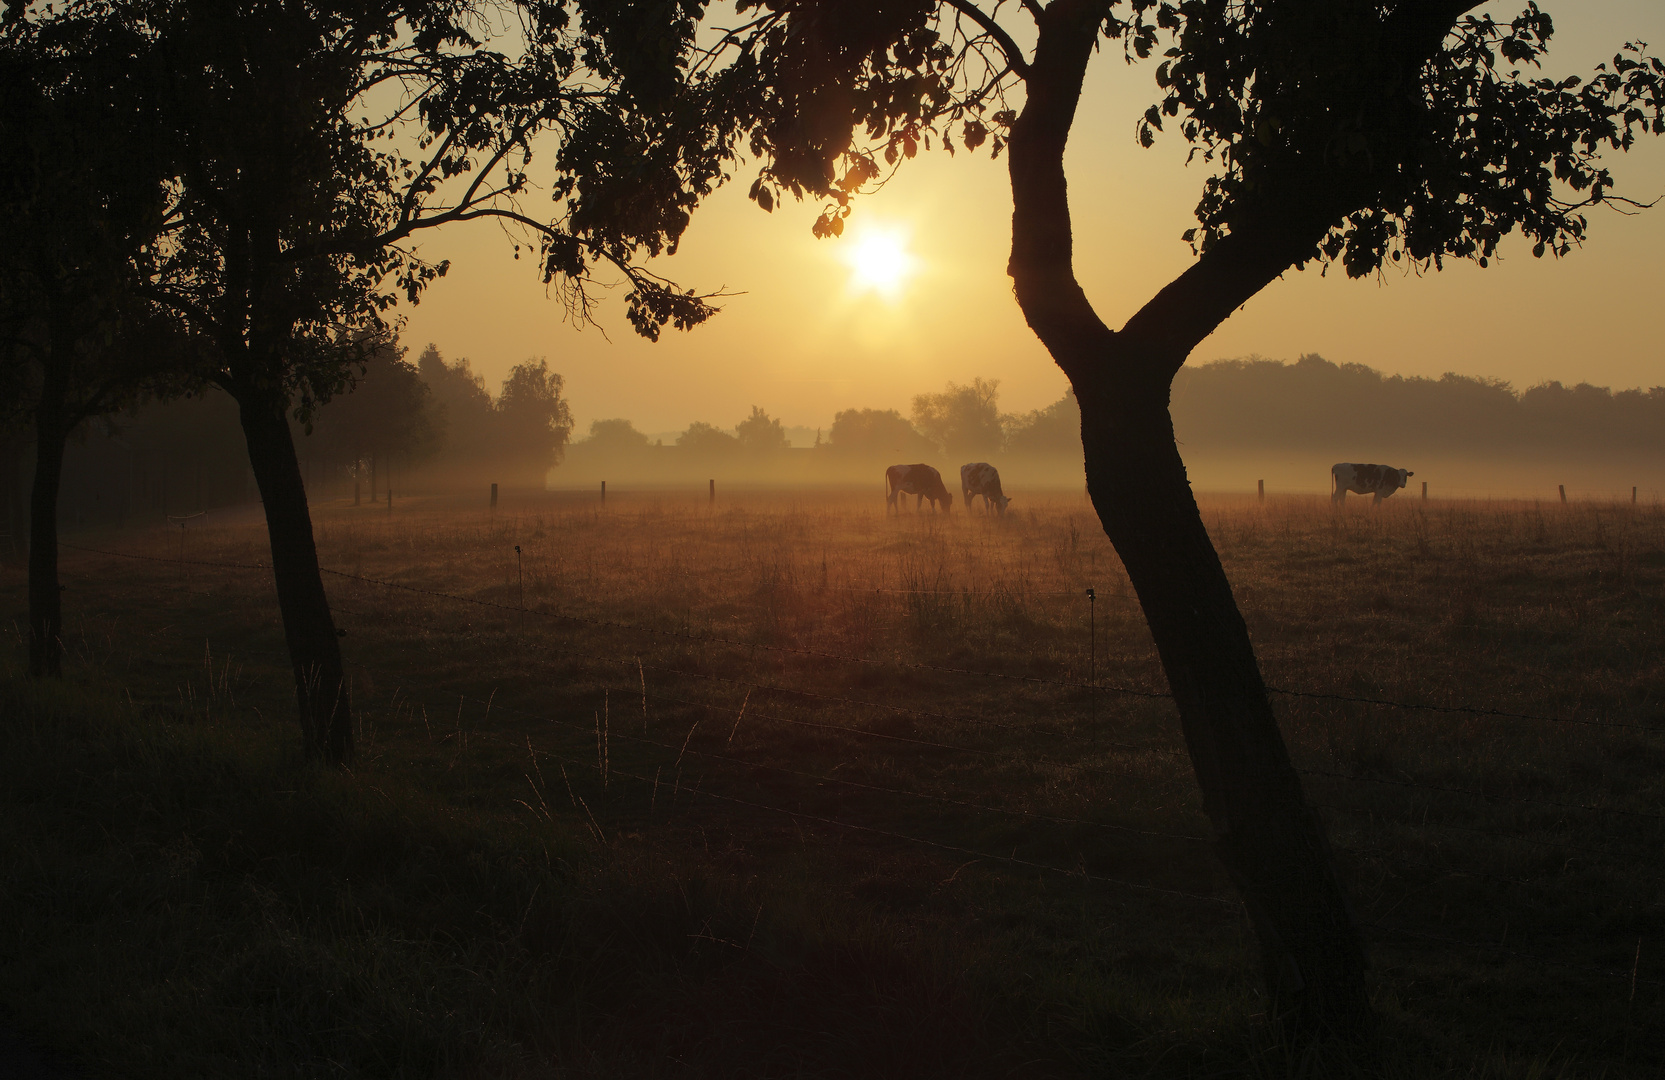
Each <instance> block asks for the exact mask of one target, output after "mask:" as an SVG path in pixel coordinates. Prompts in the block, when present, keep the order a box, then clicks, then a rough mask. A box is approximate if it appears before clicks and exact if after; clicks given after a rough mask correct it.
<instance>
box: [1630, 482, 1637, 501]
mask: <svg viewBox="0 0 1665 1080" xmlns="http://www.w3.org/2000/svg"><path fill="white" fill-rule="evenodd" d="M1630 505H1632V506H1635V505H1636V485H1635V484H1632V485H1631V486H1630Z"/></svg>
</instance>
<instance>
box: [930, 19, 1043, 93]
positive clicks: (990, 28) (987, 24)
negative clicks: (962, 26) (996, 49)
mask: <svg viewBox="0 0 1665 1080" xmlns="http://www.w3.org/2000/svg"><path fill="white" fill-rule="evenodd" d="M944 2H945V3H946V4H947V5H948V6H949V7H951V8H953V9H954V10H955V11H957V12H959V13H960V14H961V15H964V16H965V17H966V18H968V19H970V20H971V21H972V22H974V23H976V24H977V25H978V26H980V27H982V28H983V32H984V33H986V34H988V35H989V37H991V38H993V39H994V40H995V43H996V44H997V45H999V46H1000V51H1001V52H1003V53H1005V54H1006V63H1007V65H1008V66H1009V67H1011V69H1012V70H1013V71H1015V72H1017V73H1018V74H1019V75H1020V76H1023V77H1028V75H1029V62H1028V61H1027V60H1025V59H1024V58H1023V50H1022V49H1020V48H1018V44H1017V42H1015V41H1013V40H1012V35H1010V34H1008V33H1007V32H1006V28H1005V27H1003V26H1001V25H1000V24H999V23H997V22H995V21H994V18H993V17H992V16H990V15H989V14H988V13H987V12H985V11H984V10H983V9H982V8H980V7H978V6H977V5H976V4H974V3H972V2H971V0H944ZM1038 58H1039V57H1038V55H1037V59H1038Z"/></svg>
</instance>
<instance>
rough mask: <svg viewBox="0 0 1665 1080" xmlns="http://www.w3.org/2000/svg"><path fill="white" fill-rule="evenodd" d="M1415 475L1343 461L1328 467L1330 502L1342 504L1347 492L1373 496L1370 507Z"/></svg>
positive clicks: (1400, 470)
mask: <svg viewBox="0 0 1665 1080" xmlns="http://www.w3.org/2000/svg"><path fill="white" fill-rule="evenodd" d="M1415 475H1416V474H1415V473H1413V472H1411V471H1410V470H1409V469H1394V468H1390V467H1389V466H1387V465H1354V464H1353V463H1351V462H1347V461H1343V462H1339V463H1338V464H1335V465H1332V466H1330V502H1332V503H1337V504H1339V503H1342V502H1345V501H1346V499H1347V493H1348V492H1349V491H1354V492H1357V493H1358V494H1360V495H1374V496H1376V498H1375V499H1373V500H1372V501H1371V505H1372V506H1374V505H1375V504H1376V503H1379V502H1381V501H1382V500H1383V499H1385V498H1387V497H1388V496H1389V495H1392V494H1393V493H1394V492H1395V491H1398V490H1399V489H1400V488H1402V487H1404V486H1405V481H1406V480H1407V479H1408V478H1410V477H1412V476H1415Z"/></svg>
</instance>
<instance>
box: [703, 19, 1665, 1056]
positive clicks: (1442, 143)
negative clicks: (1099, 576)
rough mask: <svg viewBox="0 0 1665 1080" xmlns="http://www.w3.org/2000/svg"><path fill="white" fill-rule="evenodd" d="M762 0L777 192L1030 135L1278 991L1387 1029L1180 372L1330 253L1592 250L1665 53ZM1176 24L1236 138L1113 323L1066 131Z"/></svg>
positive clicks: (1380, 25)
mask: <svg viewBox="0 0 1665 1080" xmlns="http://www.w3.org/2000/svg"><path fill="white" fill-rule="evenodd" d="M740 6H741V8H742V9H743V10H745V11H748V12H751V11H755V12H756V15H755V18H754V21H753V22H751V23H748V24H747V25H746V28H745V32H744V33H740V34H733V35H730V36H729V37H728V38H727V39H725V41H724V44H725V45H730V44H732V47H733V48H734V49H735V51H736V55H737V56H738V57H739V61H738V62H737V63H736V64H735V65H734V66H735V67H736V68H737V69H739V70H743V71H745V72H748V73H753V72H755V73H756V80H757V91H756V97H755V98H748V97H746V96H745V95H741V96H740V97H739V99H738V100H739V102H740V105H739V106H738V107H740V108H742V109H747V108H752V106H753V103H754V102H755V109H753V111H752V112H751V113H750V115H751V118H752V120H753V121H754V123H753V128H752V131H751V134H750V138H749V141H748V144H749V149H750V150H751V152H752V153H753V155H754V156H755V157H756V158H759V159H761V161H762V167H761V171H760V174H759V176H758V178H757V180H756V182H755V183H754V184H753V185H752V188H751V194H752V197H753V198H755V199H757V201H758V202H759V203H760V204H761V205H762V206H763V207H764V209H769V208H770V207H771V206H772V205H773V203H774V202H775V201H776V200H777V199H778V198H779V197H780V195H781V194H782V193H783V192H791V193H793V194H795V195H800V196H801V195H803V194H806V193H807V194H811V195H814V196H815V197H818V198H822V199H825V200H827V202H826V206H825V209H824V210H823V213H822V215H821V217H820V218H819V219H818V220H817V221H816V223H815V232H816V233H817V235H834V234H837V233H839V232H841V231H842V229H843V223H844V220H845V218H846V217H847V215H848V214H849V213H850V203H851V198H852V196H853V195H854V194H855V193H857V192H858V191H860V190H861V189H862V187H863V186H864V185H865V184H867V183H868V182H869V181H871V180H873V179H875V178H876V177H877V176H878V175H879V174H880V172H881V165H880V164H879V157H880V156H881V155H882V156H883V158H884V159H885V161H886V162H887V163H894V162H897V161H899V160H901V159H903V158H907V157H912V156H913V155H914V154H915V153H916V152H917V151H918V149H919V148H920V147H921V146H924V147H927V148H928V147H930V146H931V145H932V143H933V140H934V141H935V144H936V145H939V146H944V147H946V148H948V149H954V148H955V147H956V146H963V147H965V148H966V149H968V150H976V149H977V148H979V147H981V146H984V145H987V146H988V147H989V148H990V150H991V151H992V152H993V153H995V154H1000V153H1002V152H1006V153H1007V160H1008V167H1009V172H1010V176H1011V185H1012V199H1013V215H1012V250H1011V257H1010V259H1009V261H1008V264H1007V265H1008V271H1009V273H1010V274H1011V276H1012V279H1013V284H1014V288H1015V293H1016V296H1017V301H1018V304H1019V307H1020V308H1021V309H1022V311H1023V314H1024V317H1025V319H1026V320H1027V321H1028V323H1029V325H1030V327H1031V328H1032V329H1033V330H1034V331H1035V333H1036V334H1037V335H1038V336H1039V338H1040V339H1041V341H1042V342H1043V343H1044V344H1045V345H1046V347H1047V349H1048V350H1049V351H1050V352H1051V354H1052V356H1053V358H1054V360H1056V361H1057V363H1058V365H1059V366H1060V367H1061V368H1062V369H1063V371H1064V373H1065V375H1067V376H1068V378H1069V380H1070V384H1071V386H1072V387H1073V388H1074V389H1075V392H1076V396H1077V399H1078V400H1079V402H1080V404H1081V417H1082V425H1081V433H1082V444H1083V449H1084V452H1085V459H1086V468H1087V478H1088V486H1089V490H1090V492H1091V496H1092V499H1093V503H1094V506H1095V507H1096V509H1097V511H1098V514H1099V518H1100V520H1101V521H1102V523H1103V524H1104V527H1105V532H1106V533H1107V535H1108V536H1109V538H1110V540H1111V541H1112V543H1113V544H1114V545H1115V548H1116V550H1117V552H1118V554H1119V555H1120V556H1121V559H1122V562H1123V564H1124V565H1125V566H1126V568H1127V571H1128V575H1129V577H1130V579H1131V581H1132V584H1133V587H1134V589H1135V590H1136V591H1137V593H1138V596H1139V599H1140V603H1141V604H1142V606H1143V608H1144V611H1145V615H1146V619H1147V621H1148V623H1149V626H1150V630H1151V634H1152V637H1153V638H1154V640H1155V643H1156V647H1157V650H1158V652H1159V654H1160V656H1161V659H1162V664H1163V668H1164V670H1165V672H1166V673H1167V676H1168V682H1169V685H1170V687H1171V689H1172V691H1173V695H1174V699H1175V701H1176V703H1177V705H1178V708H1179V712H1180V719H1181V723H1182V725H1183V728H1184V731H1185V738H1186V743H1187V745H1188V747H1189V749H1190V752H1191V757H1192V761H1193V764H1194V766H1195V771H1196V775H1197V780H1198V783H1199V786H1200V787H1201V789H1202V794H1203V803H1204V807H1205V809H1206V810H1207V812H1208V814H1209V816H1210V818H1211V819H1212V821H1213V824H1214V830H1215V835H1216V838H1217V847H1218V851H1219V853H1220V857H1221V859H1222V860H1223V862H1224V864H1225V866H1226V868H1227V870H1228V871H1229V873H1230V874H1231V876H1232V879H1233V881H1234V882H1235V883H1236V885H1237V888H1238V890H1239V892H1240V893H1241V895H1242V897H1243V899H1244V902H1245V905H1246V907H1247V910H1248V913H1249V916H1250V919H1251V920H1252V922H1253V924H1254V927H1255V930H1256V933H1257V935H1258V937H1259V940H1260V943H1261V947H1262V950H1263V965H1262V970H1263V972H1264V974H1265V977H1266V982H1267V986H1268V989H1269V991H1270V995H1271V1015H1272V1016H1274V1017H1275V1018H1277V1019H1278V1020H1280V1021H1281V1022H1283V1023H1285V1024H1286V1025H1287V1028H1286V1030H1287V1031H1288V1033H1289V1035H1290V1036H1291V1038H1292V1039H1293V1040H1294V1042H1295V1043H1296V1044H1300V1043H1303V1042H1305V1041H1307V1040H1310V1039H1313V1038H1317V1037H1320V1036H1323V1035H1336V1036H1339V1037H1341V1038H1342V1039H1343V1040H1345V1041H1351V1042H1361V1041H1364V1040H1366V1039H1367V1038H1368V1036H1369V1034H1370V1032H1371V1031H1372V1030H1373V1027H1374V1016H1373V1014H1372V1012H1371V1009H1370V1004H1369V1000H1368V997H1367V995H1366V991H1365V982H1364V966H1365V953H1364V946H1363V942H1362V940H1361V939H1360V936H1359V930H1358V927H1357V926H1356V925H1355V924H1354V921H1353V918H1352V916H1351V914H1350V913H1349V912H1348V909H1347V905H1346V903H1345V901H1344V899H1343V896H1342V890H1341V886H1340V883H1339V880H1338V878H1337V875H1336V872H1335V869H1334V866H1333V865H1332V861H1331V859H1330V856H1329V852H1328V845H1327V842H1326V840H1325V837H1324V832H1323V829H1322V826H1321V825H1320V823H1319V821H1318V818H1317V816H1316V815H1315V814H1314V812H1313V810H1312V808H1311V807H1310V806H1309V805H1308V803H1307V801H1306V798H1305V795H1304V793H1303V791H1302V789H1301V783H1300V779H1299V777H1298V775H1297V774H1296V772H1295V770H1294V768H1293V767H1292V766H1291V764H1290V761H1289V755H1288V751H1287V748H1286V747H1285V745H1284V742H1283V738H1282V736H1281V735H1280V734H1279V732H1278V727H1277V720H1276V717H1275V715H1274V713H1273V710H1272V707H1271V703H1270V701H1269V699H1268V696H1267V693H1266V688H1265V685H1264V683H1263V681H1262V678H1261V674H1260V669H1259V665H1258V663H1257V662H1256V659H1255V655H1254V649H1253V646H1252V644H1251V642H1250V639H1249V634H1248V629H1247V627H1246V626H1245V624H1244V621H1243V618H1242V616H1241V614H1240V613H1239V611H1238V608H1237V604H1236V602H1235V600H1234V599H1233V597H1232V592H1231V587H1230V584H1229V582H1228V581H1227V579H1226V576H1225V572H1224V570H1223V569H1222V568H1221V565H1220V560H1219V558H1218V556H1217V554H1216V553H1215V551H1214V547H1213V544H1212V542H1211V541H1210V539H1209V536H1208V532H1207V530H1206V529H1205V528H1204V527H1203V523H1202V518H1201V516H1200V515H1199V513H1198V512H1197V507H1196V503H1195V500H1194V499H1193V498H1192V495H1191V491H1190V487H1189V485H1188V483H1187V480H1186V474H1185V466H1184V463H1183V461H1182V460H1181V458H1180V454H1179V450H1178V447H1177V445H1176V443H1175V440H1174V433H1173V424H1172V420H1171V418H1170V416H1169V412H1168V398H1169V386H1170V383H1171V381H1172V380H1173V378H1174V375H1175V373H1176V372H1178V371H1179V370H1180V367H1181V365H1182V364H1183V363H1184V362H1185V359H1186V357H1187V356H1188V355H1189V354H1190V353H1191V351H1192V349H1194V348H1195V347H1196V346H1197V344H1198V343H1199V342H1201V341H1202V340H1203V339H1204V338H1206V337H1207V336H1208V335H1209V334H1210V333H1212V332H1213V330H1214V329H1215V328H1216V327H1217V326H1219V325H1220V323H1221V322H1222V321H1224V320H1225V319H1226V318H1227V317H1228V316H1229V315H1230V314H1231V313H1232V312H1233V311H1235V310H1237V309H1238V308H1239V307H1240V306H1242V305H1243V304H1244V303H1246V302H1247V301H1248V300H1249V299H1250V298H1252V297H1253V296H1254V295H1255V294H1256V293H1258V292H1259V291H1260V290H1261V289H1262V288H1264V287H1265V286H1266V285H1267V284H1268V283H1270V282H1271V281H1273V280H1275V279H1276V278H1278V277H1279V276H1280V275H1282V274H1284V273H1286V272H1288V271H1290V270H1293V269H1299V268H1301V267H1304V266H1305V265H1306V264H1307V263H1314V262H1315V263H1318V264H1320V265H1326V264H1331V263H1339V264H1340V265H1341V266H1342V267H1343V268H1344V269H1345V270H1346V272H1347V273H1348V274H1349V275H1352V276H1362V275H1368V274H1372V273H1375V272H1376V271H1377V269H1378V268H1380V267H1382V266H1383V265H1384V264H1386V263H1387V262H1390V261H1392V262H1399V263H1401V264H1409V265H1415V266H1417V267H1418V268H1420V269H1421V270H1424V271H1427V270H1433V269H1437V268H1439V267H1440V266H1441V265H1443V261H1444V260H1445V259H1446V258H1453V257H1454V258H1471V259H1474V260H1475V261H1477V262H1478V263H1479V264H1480V265H1481V266H1485V265H1487V263H1488V262H1489V260H1490V259H1491V258H1493V257H1495V256H1496V253H1497V246H1498V243H1499V242H1500V241H1501V240H1502V239H1503V237H1505V236H1507V235H1508V234H1510V233H1511V232H1514V231H1516V230H1519V231H1520V232H1521V233H1523V234H1524V235H1525V237H1526V238H1527V240H1528V241H1529V242H1530V243H1531V244H1532V245H1533V249H1532V250H1533V253H1534V254H1535V255H1539V256H1541V255H1544V254H1548V253H1552V252H1553V253H1554V254H1557V255H1565V254H1567V253H1569V252H1570V251H1571V250H1572V248H1573V246H1574V245H1575V244H1576V243H1577V241H1578V240H1579V239H1580V238H1581V237H1582V236H1583V235H1584V233H1585V228H1586V221H1585V218H1584V214H1583V212H1584V210H1585V209H1586V208H1587V207H1590V206H1593V205H1598V204H1600V203H1602V202H1604V201H1611V200H1612V199H1613V198H1614V196H1613V193H1612V192H1613V180H1612V177H1611V176H1610V175H1609V174H1608V173H1607V171H1606V170H1605V169H1603V168H1602V166H1601V164H1600V161H1599V152H1600V151H1601V150H1603V149H1605V148H1612V149H1619V150H1623V149H1627V148H1628V147H1629V146H1630V145H1631V144H1632V142H1633V140H1634V139H1635V137H1636V136H1637V135H1638V134H1639V133H1642V132H1646V131H1648V130H1650V129H1651V130H1652V131H1654V132H1655V133H1658V132H1661V131H1665V67H1662V66H1661V65H1660V63H1659V62H1658V61H1657V60H1650V59H1649V58H1647V57H1644V56H1643V55H1641V52H1640V50H1639V49H1638V48H1633V47H1629V46H1627V47H1626V49H1625V50H1624V51H1622V52H1621V53H1619V54H1618V56H1617V57H1616V58H1615V60H1614V62H1613V63H1612V64H1611V65H1604V66H1603V67H1602V68H1600V69H1598V71H1597V73H1596V75H1595V77H1594V78H1592V79H1590V80H1588V81H1585V82H1579V81H1578V80H1561V81H1557V80H1553V79H1547V78H1533V77H1531V68H1532V67H1533V66H1534V65H1535V64H1536V63H1537V61H1538V58H1539V57H1540V56H1541V55H1542V54H1543V52H1544V49H1545V46H1546V44H1547V42H1548V40H1549V37H1550V33H1551V30H1552V27H1551V23H1550V19H1549V17H1548V16H1547V15H1544V14H1543V13H1542V12H1540V11H1539V10H1538V9H1537V8H1536V7H1535V6H1529V7H1528V8H1527V10H1526V11H1525V12H1523V13H1522V14H1521V15H1520V16H1519V17H1518V18H1516V19H1515V20H1514V21H1513V22H1512V23H1509V24H1506V25H1500V24H1498V23H1496V22H1494V21H1493V20H1492V19H1491V18H1490V17H1489V16H1484V15H1480V16H1470V15H1466V14H1465V12H1467V11H1469V10H1470V9H1471V8H1474V7H1475V6H1477V5H1475V4H1474V3H1472V2H1471V0H1369V2H1366V0H1241V2H1237V3H1223V2H1219V3H1216V2H1186V3H1173V2H1169V0H1125V2H1119V0H1025V2H1023V3H1017V4H1007V3H1001V2H998V0H984V2H981V3H979V2H977V0H949V2H944V3H934V2H927V0H911V2H910V0H902V2H896V0H742V3H741V5H740ZM1020 42H1023V43H1026V44H1020ZM1164 42H1166V43H1167V44H1168V47H1167V48H1166V49H1162V45H1163V44H1164ZM1157 51H1161V52H1162V60H1161V63H1160V64H1159V65H1158V67H1157V69H1156V81H1157V93H1158V95H1159V96H1160V100H1159V101H1158V102H1157V103H1156V104H1154V105H1152V106H1151V108H1150V109H1149V110H1148V111H1147V112H1146V113H1145V114H1144V117H1143V119H1142V120H1141V122H1140V125H1139V128H1138V133H1139V139H1140V141H1141V142H1142V143H1144V144H1145V145H1150V144H1151V143H1152V142H1153V141H1154V140H1155V138H1156V137H1157V133H1158V132H1159V131H1161V130H1162V129H1163V128H1164V126H1165V125H1171V126H1173V127H1176V128H1177V129H1178V132H1179V134H1180V136H1181V137H1182V138H1184V139H1186V140H1187V141H1188V142H1190V143H1191V144H1192V145H1193V147H1194V148H1195V152H1196V154H1197V155H1198V156H1200V157H1201V158H1202V160H1203V161H1205V162H1207V163H1210V164H1211V165H1213V166H1214V167H1213V169H1212V171H1211V172H1210V174H1209V175H1208V176H1207V177H1206V178H1205V179H1204V180H1203V195H1202V198H1201V201H1200V202H1199V203H1198V206H1197V218H1198V226H1197V227H1196V228H1194V229H1192V230H1191V231H1190V232H1189V233H1188V234H1187V237H1188V239H1190V240H1191V241H1192V243H1193V244H1194V246H1195V250H1196V252H1197V259H1196V261H1195V263H1194V264H1192V266H1191V267H1190V268H1189V269H1187V270H1186V271H1185V272H1184V273H1182V274H1181V275H1180V276H1179V277H1178V278H1176V279H1175V280H1174V281H1172V282H1171V283H1169V284H1168V285H1167V286H1165V287H1164V288H1162V289H1161V290H1160V291H1158V292H1157V294H1156V295H1155V296H1154V297H1152V298H1151V299H1150V300H1149V301H1148V302H1147V303H1145V304H1144V305H1143V306H1141V307H1139V308H1138V310H1137V311H1135V313H1134V314H1133V316H1132V317H1131V318H1130V319H1128V321H1127V322H1126V323H1125V324H1124V325H1123V326H1122V327H1121V328H1120V329H1119V330H1113V329H1111V328H1110V327H1109V326H1107V325H1105V323H1104V322H1103V321H1102V319H1101V318H1100V317H1099V315H1098V313H1097V312H1096V311H1095V310H1094V308H1093V306H1092V305H1091V303H1089V301H1088V300H1087V297H1086V294H1085V292H1084V291H1083V289H1082V288H1081V285H1080V283H1079V282H1078V281H1077V280H1076V277H1075V271H1074V267H1073V237H1072V232H1071V219H1070V211H1069V204H1068V200H1067V197H1066V183H1065V170H1064V147H1065V144H1066V142H1067V140H1068V139H1069V137H1070V133H1071V129H1072V127H1073V126H1074V122H1075V114H1076V108H1077V103H1078V102H1079V99H1080V95H1081V90H1082V85H1083V80H1084V78H1085V75H1086V71H1087V67H1088V63H1089V61H1090V60H1091V59H1092V58H1093V56H1094V55H1095V54H1098V53H1112V54H1120V55H1124V56H1126V57H1127V58H1129V59H1134V58H1144V57H1148V56H1150V55H1151V54H1152V53H1153V52H1157ZM1020 84H1021V86H1020ZM1020 89H1021V93H1014V100H1009V99H1008V92H1016V91H1018V90H1020ZM1098 128H1099V129H1100V130H1104V128H1103V126H1102V125H1098ZM857 131H860V132H863V133H865V136H866V137H867V138H868V139H869V140H876V143H875V144H874V145H857V144H856V143H855V141H854V138H853V136H854V133H855V132H857ZM1128 212H1129V213H1137V212H1138V211H1137V208H1136V207H1130V208H1129V210H1128Z"/></svg>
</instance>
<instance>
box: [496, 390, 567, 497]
mask: <svg viewBox="0 0 1665 1080" xmlns="http://www.w3.org/2000/svg"><path fill="white" fill-rule="evenodd" d="M562 386H563V383H562V380H561V376H559V375H557V374H556V373H555V372H553V371H550V370H549V363H548V361H546V360H542V359H539V360H537V361H532V360H528V361H526V362H525V363H524V364H516V365H515V366H514V367H513V368H511V369H510V370H509V377H508V378H507V379H504V380H503V392H502V394H500V395H499V396H498V399H497V430H498V452H499V455H500V460H501V462H502V464H504V465H505V466H507V467H508V469H509V470H510V472H509V475H510V476H512V477H514V478H515V479H517V480H518V481H519V482H521V483H535V484H536V485H537V486H538V487H542V486H543V485H544V481H545V477H546V476H547V475H548V473H549V470H550V469H552V468H554V467H555V466H556V465H557V464H559V463H560V460H561V456H562V455H563V454H564V453H565V451H566V445H567V439H568V437H569V436H571V434H572V414H571V412H570V411H569V410H568V409H567V403H566V401H565V400H563V399H562V397H561V389H562Z"/></svg>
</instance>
